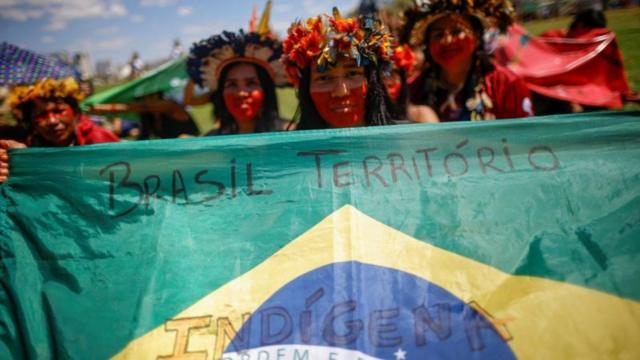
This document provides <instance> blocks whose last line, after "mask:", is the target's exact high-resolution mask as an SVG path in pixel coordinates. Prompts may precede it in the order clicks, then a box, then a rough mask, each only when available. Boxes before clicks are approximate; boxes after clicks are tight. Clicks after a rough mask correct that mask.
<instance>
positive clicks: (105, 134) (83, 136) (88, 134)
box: [76, 115, 120, 145]
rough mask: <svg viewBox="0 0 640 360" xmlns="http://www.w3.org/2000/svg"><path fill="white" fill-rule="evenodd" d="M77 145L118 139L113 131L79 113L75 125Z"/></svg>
mask: <svg viewBox="0 0 640 360" xmlns="http://www.w3.org/2000/svg"><path fill="white" fill-rule="evenodd" d="M76 136H77V138H78V145H91V144H99V143H107V142H117V141H120V138H118V137H117V136H116V135H115V134H114V133H112V132H111V131H109V130H107V129H105V128H102V127H100V126H98V125H96V124H94V123H93V122H92V121H91V120H90V119H89V118H88V117H87V116H85V115H81V116H80V121H79V123H78V125H77V127H76Z"/></svg>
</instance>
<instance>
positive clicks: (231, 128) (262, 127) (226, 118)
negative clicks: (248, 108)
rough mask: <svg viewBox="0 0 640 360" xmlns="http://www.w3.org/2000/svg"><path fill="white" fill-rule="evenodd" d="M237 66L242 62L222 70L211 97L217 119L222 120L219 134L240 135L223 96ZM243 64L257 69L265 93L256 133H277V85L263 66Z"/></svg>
mask: <svg viewBox="0 0 640 360" xmlns="http://www.w3.org/2000/svg"><path fill="white" fill-rule="evenodd" d="M237 64H240V62H238V63H234V64H231V65H229V66H226V67H224V68H223V69H222V72H221V73H220V77H219V78H218V89H217V90H216V91H214V92H213V94H212V96H211V100H212V101H213V107H214V108H213V113H214V115H215V117H216V119H220V130H219V132H218V133H219V134H237V133H238V123H237V122H236V120H235V119H234V118H233V116H232V115H231V113H230V112H229V110H228V109H227V106H226V105H225V104H224V98H223V96H222V92H223V88H224V82H225V81H226V80H227V75H228V73H229V70H230V69H231V68H232V67H234V66H235V65H237ZM242 64H249V65H251V66H253V67H254V68H255V69H256V73H257V74H258V81H259V82H260V86H261V87H262V91H264V101H263V103H262V104H263V105H262V110H261V111H260V116H259V117H258V120H257V122H256V130H255V132H270V131H275V130H276V122H277V120H278V119H279V117H280V116H279V115H278V98H277V96H276V85H275V83H274V82H273V79H272V78H271V76H270V75H269V73H268V72H267V71H266V70H265V69H263V68H262V67H261V66H257V65H255V64H252V63H248V62H243V63H242Z"/></svg>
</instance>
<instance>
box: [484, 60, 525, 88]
mask: <svg viewBox="0 0 640 360" xmlns="http://www.w3.org/2000/svg"><path fill="white" fill-rule="evenodd" d="M485 81H486V82H487V83H505V84H514V83H523V81H522V78H521V77H520V76H518V75H516V73H514V72H513V71H511V70H509V69H508V68H506V67H504V66H502V65H500V64H496V63H494V64H493V70H492V71H491V72H489V73H488V74H487V75H485Z"/></svg>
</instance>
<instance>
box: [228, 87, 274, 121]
mask: <svg viewBox="0 0 640 360" xmlns="http://www.w3.org/2000/svg"><path fill="white" fill-rule="evenodd" d="M223 98H224V104H225V105H226V106H227V109H228V110H229V113H231V116H233V118H234V119H235V120H236V121H237V122H240V123H247V122H252V121H254V120H255V119H256V117H257V116H258V115H259V114H260V111H261V110H262V104H263V102H264V91H262V90H253V91H251V92H250V93H249V95H248V96H241V95H239V94H237V93H225V94H223Z"/></svg>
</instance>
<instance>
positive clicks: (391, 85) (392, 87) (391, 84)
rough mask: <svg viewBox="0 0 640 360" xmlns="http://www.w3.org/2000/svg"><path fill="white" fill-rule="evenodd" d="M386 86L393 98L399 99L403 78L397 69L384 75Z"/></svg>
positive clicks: (394, 99)
mask: <svg viewBox="0 0 640 360" xmlns="http://www.w3.org/2000/svg"><path fill="white" fill-rule="evenodd" d="M384 86H386V87H387V92H388V93H389V97H390V98H391V100H393V101H398V97H399V96H400V89H401V88H402V78H401V77H400V74H399V73H398V71H397V70H393V71H391V74H389V76H385V77H384Z"/></svg>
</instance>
